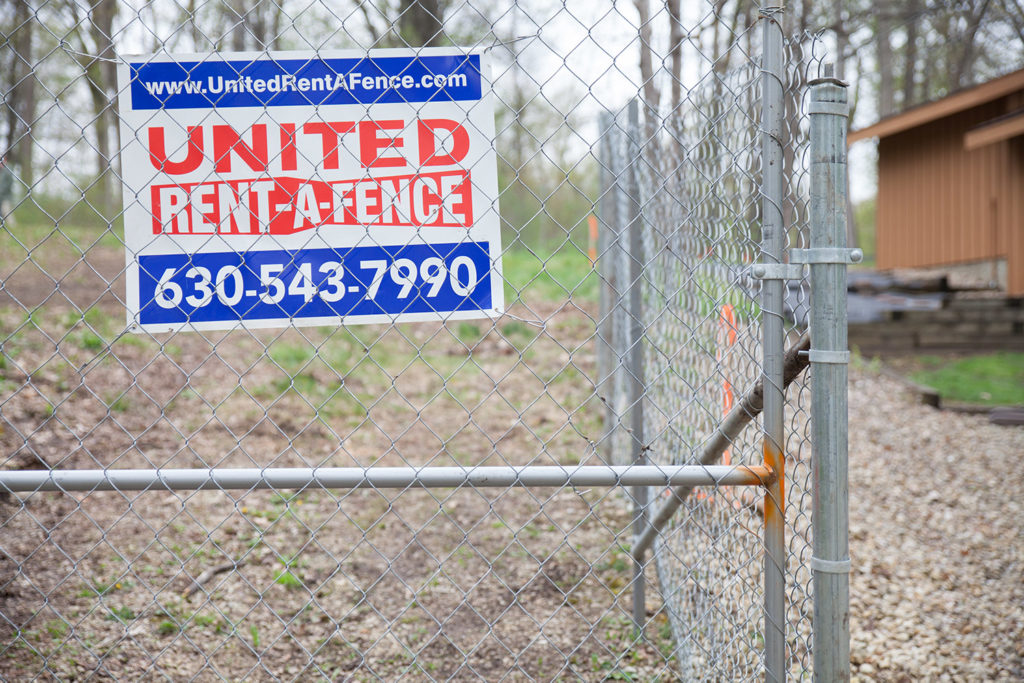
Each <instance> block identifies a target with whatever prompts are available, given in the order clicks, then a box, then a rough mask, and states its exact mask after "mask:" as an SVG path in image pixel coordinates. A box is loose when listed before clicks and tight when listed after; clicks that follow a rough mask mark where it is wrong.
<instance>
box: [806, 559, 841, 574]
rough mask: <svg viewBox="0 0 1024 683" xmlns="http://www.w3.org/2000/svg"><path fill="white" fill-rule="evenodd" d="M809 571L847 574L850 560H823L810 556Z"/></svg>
mask: <svg viewBox="0 0 1024 683" xmlns="http://www.w3.org/2000/svg"><path fill="white" fill-rule="evenodd" d="M811 571H816V572H824V573H825V574H849V573H850V560H849V559H846V560H823V559H821V558H820V557H811Z"/></svg>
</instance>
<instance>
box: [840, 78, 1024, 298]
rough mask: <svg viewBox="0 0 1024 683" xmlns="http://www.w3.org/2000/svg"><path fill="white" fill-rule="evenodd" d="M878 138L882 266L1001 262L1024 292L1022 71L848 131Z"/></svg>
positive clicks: (1015, 292)
mask: <svg viewBox="0 0 1024 683" xmlns="http://www.w3.org/2000/svg"><path fill="white" fill-rule="evenodd" d="M871 137H877V138H878V204H877V213H876V222H875V226H876V231H877V244H876V248H877V257H876V258H877V264H878V267H879V268H922V267H932V266H950V265H959V264H969V263H983V262H993V263H995V262H999V261H1005V264H1006V266H1005V267H1006V270H1005V272H1006V281H1005V285H1006V290H1007V293H1008V294H1009V295H1011V296H1021V295H1024V69H1022V70H1020V71H1015V72H1013V73H1011V74H1008V75H1006V76H1003V77H1002V78H998V79H996V80H993V81H989V82H987V83H984V84H982V85H979V86H976V87H973V88H970V89H968V90H963V91H960V92H957V93H954V94H952V95H949V96H948V97H945V98H943V99H941V100H937V101H935V102H931V103H929V104H924V105H921V106H918V107H914V108H913V109H909V110H907V111H905V112H902V113H900V114H897V115H894V116H890V117H888V118H885V119H882V120H881V121H879V122H878V123H876V124H874V125H872V126H869V127H867V128H862V129H860V130H856V131H852V132H851V133H850V135H849V141H850V142H851V143H853V142H856V141H858V140H863V139H866V138H871Z"/></svg>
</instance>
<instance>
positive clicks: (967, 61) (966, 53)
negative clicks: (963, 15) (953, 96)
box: [952, 0, 991, 88]
mask: <svg viewBox="0 0 1024 683" xmlns="http://www.w3.org/2000/svg"><path fill="white" fill-rule="evenodd" d="M990 4H991V0H981V3H980V4H979V5H976V6H975V7H973V8H972V11H971V13H970V15H969V16H968V18H967V31H966V32H965V33H964V36H963V38H962V39H961V41H960V43H961V45H962V46H963V51H962V52H961V53H960V59H958V60H957V63H956V66H955V67H954V70H953V83H952V87H954V88H962V87H964V86H966V85H969V84H970V83H971V81H972V80H973V78H972V75H973V72H974V68H973V67H974V60H975V57H976V56H977V50H976V49H975V48H976V46H975V39H976V38H977V36H978V28H980V27H981V22H982V21H983V20H984V19H985V13H986V12H988V7H989V5H990Z"/></svg>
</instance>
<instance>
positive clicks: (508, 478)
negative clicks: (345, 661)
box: [0, 465, 774, 492]
mask: <svg viewBox="0 0 1024 683" xmlns="http://www.w3.org/2000/svg"><path fill="white" fill-rule="evenodd" d="M773 480H774V476H773V474H772V472H771V470H770V469H768V468H766V467H757V466H754V467H747V466H741V467H728V466H725V465H710V466H701V465H675V466H672V465H666V466H659V465H618V466H615V465H580V466H577V467H549V466H542V465H527V466H524V467H468V468H462V467H368V468H362V467H320V468H303V467H281V468H273V467H271V468H265V469H257V468H218V469H173V470H159V469H152V470H116V469H109V470H35V471H31V470H23V471H20V472H0V491H11V492H28V491H156V490H171V491H174V490H177V491H209V490H220V491H222V490H230V489H242V490H249V489H306V488H323V489H361V488H374V489H404V488H457V487H460V486H471V487H477V488H481V487H501V488H506V487H510V486H524V487H525V486H536V487H545V486H549V487H550V486H765V485H767V484H770V483H771V482H772V481H773Z"/></svg>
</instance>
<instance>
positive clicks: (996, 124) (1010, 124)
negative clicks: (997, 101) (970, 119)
mask: <svg viewBox="0 0 1024 683" xmlns="http://www.w3.org/2000/svg"><path fill="white" fill-rule="evenodd" d="M1018 135H1024V109H1021V110H1018V111H1015V112H1013V113H1010V114H1007V115H1006V116H1000V117H999V118H997V119H993V120H992V121H986V122H985V123H983V124H981V125H980V126H975V127H974V128H971V129H970V130H969V131H967V132H966V133H965V134H964V149H966V150H968V151H969V150H972V149H978V148H979V147H984V146H985V145H991V144H993V143H995V142H1002V141H1003V140H1009V139H1010V138H1015V137H1017V136H1018Z"/></svg>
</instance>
